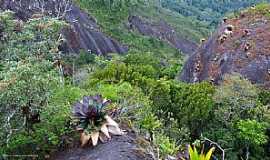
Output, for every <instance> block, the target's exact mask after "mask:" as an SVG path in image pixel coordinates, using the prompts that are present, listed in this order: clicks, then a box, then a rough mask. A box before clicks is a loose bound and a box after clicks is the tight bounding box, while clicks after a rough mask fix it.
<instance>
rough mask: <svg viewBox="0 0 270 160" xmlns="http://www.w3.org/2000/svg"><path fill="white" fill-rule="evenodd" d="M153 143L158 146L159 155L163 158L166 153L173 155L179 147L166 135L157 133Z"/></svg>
mask: <svg viewBox="0 0 270 160" xmlns="http://www.w3.org/2000/svg"><path fill="white" fill-rule="evenodd" d="M154 144H155V145H157V146H158V149H159V154H160V157H162V158H165V157H166V156H167V155H175V154H176V152H177V151H178V149H179V147H178V146H176V144H175V142H174V141H173V140H172V139H170V138H169V137H167V136H164V135H162V134H157V135H156V136H155V140H154Z"/></svg>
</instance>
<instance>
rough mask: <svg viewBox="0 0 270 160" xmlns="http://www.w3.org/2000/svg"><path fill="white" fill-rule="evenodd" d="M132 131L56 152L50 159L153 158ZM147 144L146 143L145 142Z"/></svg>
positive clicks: (119, 159) (145, 159)
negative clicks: (94, 145)
mask: <svg viewBox="0 0 270 160" xmlns="http://www.w3.org/2000/svg"><path fill="white" fill-rule="evenodd" d="M141 144H142V143H141V142H140V140H139V139H138V137H136V136H135V135H133V134H132V133H129V134H128V135H124V136H115V137H113V138H112V140H111V141H109V142H107V143H103V144H99V145H98V146H96V147H94V148H93V147H86V148H80V147H77V148H72V149H70V150H66V151H63V152H59V153H57V154H56V155H55V156H53V157H51V160H154V157H153V155H152V154H151V153H148V151H147V149H146V148H142V146H140V145H141ZM146 145H147V144H146Z"/></svg>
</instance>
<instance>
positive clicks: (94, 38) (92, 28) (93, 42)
mask: <svg viewBox="0 0 270 160" xmlns="http://www.w3.org/2000/svg"><path fill="white" fill-rule="evenodd" d="M0 9H1V10H11V11H13V12H15V15H16V17H17V18H19V19H21V20H24V21H26V20H27V19H30V18H33V17H35V16H38V15H40V14H45V15H50V16H54V17H59V18H62V19H64V20H65V21H66V22H68V23H69V24H70V27H69V28H66V29H64V30H63V31H62V33H63V35H64V36H65V38H66V40H67V43H66V44H65V47H64V48H65V50H66V51H69V52H73V53H78V52H79V51H80V50H85V51H88V52H91V53H95V54H98V55H106V54H107V53H124V52H126V51H127V47H125V46H123V45H121V44H120V43H119V42H117V41H116V40H114V39H112V38H110V37H108V36H106V35H105V34H104V33H102V32H101V30H100V28H99V27H98V25H97V22H96V20H95V19H94V18H92V17H91V16H90V15H88V14H87V13H85V12H84V11H82V10H80V8H79V7H77V6H76V5H74V4H72V3H71V2H70V1H69V0H46V1H38V0H24V1H21V0H1V1H0Z"/></svg>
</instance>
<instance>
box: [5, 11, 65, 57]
mask: <svg viewBox="0 0 270 160" xmlns="http://www.w3.org/2000/svg"><path fill="white" fill-rule="evenodd" d="M1 15H2V16H0V22H1V23H2V22H3V25H4V26H3V28H5V30H4V35H5V36H4V39H3V40H1V43H3V44H1V46H0V51H1V53H2V54H1V56H0V60H6V61H7V60H9V61H19V60H22V59H26V58H27V57H36V58H39V59H40V58H46V59H48V60H53V58H54V56H55V55H56V54H57V52H58V48H57V47H58V46H59V44H60V41H59V40H58V38H59V34H58V33H59V31H60V29H61V28H62V27H63V26H64V25H65V23H64V22H62V21H59V20H56V19H52V18H48V17H44V18H39V19H31V20H30V21H27V22H22V21H18V20H14V19H13V13H12V12H3V13H1Z"/></svg>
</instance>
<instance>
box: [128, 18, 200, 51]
mask: <svg viewBox="0 0 270 160" xmlns="http://www.w3.org/2000/svg"><path fill="white" fill-rule="evenodd" d="M128 20H129V27H130V29H132V30H135V31H136V30H137V31H138V32H139V33H141V34H143V35H148V36H151V37H154V38H157V39H159V40H162V41H165V42H167V43H169V44H170V45H172V46H173V47H175V48H177V49H179V50H181V51H182V52H183V53H187V54H190V53H192V52H194V51H195V49H196V48H197V44H196V43H195V42H192V41H190V40H187V39H184V38H183V37H181V36H179V34H178V33H177V32H176V31H175V29H174V28H173V27H171V26H170V25H169V24H168V23H167V22H165V21H163V20H161V21H159V22H158V23H149V22H148V21H147V20H144V19H142V18H141V17H139V16H130V17H129V19H128Z"/></svg>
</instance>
